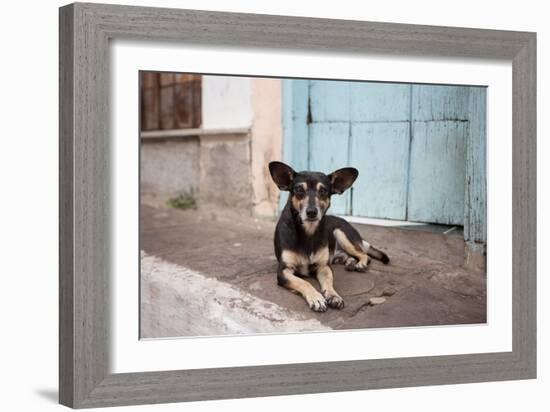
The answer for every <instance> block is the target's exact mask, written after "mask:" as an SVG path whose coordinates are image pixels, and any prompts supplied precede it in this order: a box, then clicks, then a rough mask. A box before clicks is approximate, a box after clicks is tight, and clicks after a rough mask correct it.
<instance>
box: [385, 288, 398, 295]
mask: <svg viewBox="0 0 550 412" xmlns="http://www.w3.org/2000/svg"><path fill="white" fill-rule="evenodd" d="M396 293H397V290H395V289H394V288H385V289H384V290H383V291H382V296H393V295H395V294H396Z"/></svg>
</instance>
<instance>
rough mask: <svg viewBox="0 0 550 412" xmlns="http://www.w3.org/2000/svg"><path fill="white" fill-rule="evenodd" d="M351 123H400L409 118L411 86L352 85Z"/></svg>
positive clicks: (389, 84)
mask: <svg viewBox="0 0 550 412" xmlns="http://www.w3.org/2000/svg"><path fill="white" fill-rule="evenodd" d="M349 94H350V115H349V117H350V120H351V121H352V122H400V121H409V120H410V117H411V85H409V84H391V83H359V82H358V83H353V84H352V85H351V86H350V91H349Z"/></svg>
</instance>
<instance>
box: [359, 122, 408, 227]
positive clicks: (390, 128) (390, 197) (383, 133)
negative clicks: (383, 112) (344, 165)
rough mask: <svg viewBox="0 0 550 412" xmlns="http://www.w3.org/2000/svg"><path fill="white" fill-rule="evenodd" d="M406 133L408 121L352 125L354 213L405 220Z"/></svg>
mask: <svg viewBox="0 0 550 412" xmlns="http://www.w3.org/2000/svg"><path fill="white" fill-rule="evenodd" d="M409 135H410V130H409V122H392V123H353V124H352V127H351V145H350V165H351V166H353V167H356V168H357V169H358V170H359V179H357V181H356V182H355V184H354V185H353V189H352V190H353V191H352V196H351V199H352V207H351V211H352V214H353V215H355V216H368V217H375V218H389V219H399V220H405V219H406V213H407V176H408V166H409V162H408V160H409Z"/></svg>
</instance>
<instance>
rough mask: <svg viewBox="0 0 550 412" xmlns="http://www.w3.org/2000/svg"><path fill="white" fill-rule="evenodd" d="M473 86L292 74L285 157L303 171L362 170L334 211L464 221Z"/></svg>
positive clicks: (287, 101)
mask: <svg viewBox="0 0 550 412" xmlns="http://www.w3.org/2000/svg"><path fill="white" fill-rule="evenodd" d="M470 90H471V88H470V87H457V86H430V85H411V84H395V83H368V82H346V81H324V80H286V81H285V82H284V98H285V103H284V109H285V116H284V118H285V122H284V133H285V139H284V158H285V160H286V161H287V162H289V163H290V164H292V165H293V166H294V167H295V168H296V169H298V170H317V171H322V172H326V173H328V172H330V171H333V170H335V169H337V168H340V167H344V166H349V165H351V166H354V167H356V168H357V169H358V170H359V179H358V180H357V182H356V183H355V184H354V186H353V188H352V190H350V191H348V192H347V193H345V194H344V195H342V196H335V197H334V198H333V203H332V206H331V212H332V213H334V214H342V215H354V216H364V217H374V218H387V219H397V220H410V221H419V222H431V223H444V224H459V225H460V224H463V222H464V213H465V211H464V203H465V193H466V186H467V182H466V168H467V161H466V154H467V141H468V138H469V127H468V123H469V122H468V119H469V116H471V110H470V109H471V106H472V101H471V98H470ZM476 96H477V94H476ZM482 97H483V99H484V94H483V96H482ZM483 139H484V136H483Z"/></svg>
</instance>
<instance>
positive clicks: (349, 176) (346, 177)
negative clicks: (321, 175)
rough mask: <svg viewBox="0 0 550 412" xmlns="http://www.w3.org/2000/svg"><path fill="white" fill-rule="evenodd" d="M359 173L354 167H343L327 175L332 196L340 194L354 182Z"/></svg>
mask: <svg viewBox="0 0 550 412" xmlns="http://www.w3.org/2000/svg"><path fill="white" fill-rule="evenodd" d="M357 176H359V171H358V170H357V169H356V168H355V167H344V168H343V169H338V170H336V171H335V172H332V173H331V174H329V175H328V177H329V178H330V182H331V184H332V193H333V194H335V193H336V194H339V195H340V194H342V193H344V192H345V191H346V190H347V189H349V188H350V186H351V185H352V184H353V182H355V179H357Z"/></svg>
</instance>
